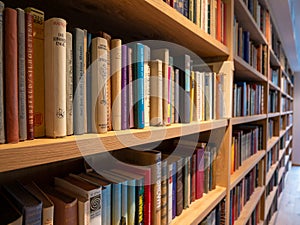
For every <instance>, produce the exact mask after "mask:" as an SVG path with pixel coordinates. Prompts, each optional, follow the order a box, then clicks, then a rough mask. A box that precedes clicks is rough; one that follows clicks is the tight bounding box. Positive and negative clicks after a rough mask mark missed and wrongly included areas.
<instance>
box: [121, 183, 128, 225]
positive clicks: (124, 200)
mask: <svg viewBox="0 0 300 225" xmlns="http://www.w3.org/2000/svg"><path fill="white" fill-rule="evenodd" d="M121 189H122V194H121V224H128V181H127V180H126V181H124V182H122V186H121Z"/></svg>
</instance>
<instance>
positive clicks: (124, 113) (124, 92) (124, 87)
mask: <svg viewBox="0 0 300 225" xmlns="http://www.w3.org/2000/svg"><path fill="white" fill-rule="evenodd" d="M127 59H128V47H127V46H126V45H122V65H121V66H122V67H121V68H122V69H121V104H122V106H123V107H121V130H126V129H128V127H129V123H128V119H129V113H128V102H127V101H128V72H127V64H128V61H127Z"/></svg>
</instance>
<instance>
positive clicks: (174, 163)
mask: <svg viewBox="0 0 300 225" xmlns="http://www.w3.org/2000/svg"><path fill="white" fill-rule="evenodd" d="M172 174H173V176H172V181H173V188H172V219H174V218H175V217H176V210H177V198H176V197H177V191H176V190H177V178H176V174H177V166H176V162H173V172H172Z"/></svg>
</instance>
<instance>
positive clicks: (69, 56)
mask: <svg viewBox="0 0 300 225" xmlns="http://www.w3.org/2000/svg"><path fill="white" fill-rule="evenodd" d="M66 48H67V49H66V82H67V84H66V85H67V87H66V117H67V118H66V120H67V135H72V134H73V42H72V34H71V33H70V32H67V33H66Z"/></svg>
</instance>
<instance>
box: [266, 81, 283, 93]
mask: <svg viewBox="0 0 300 225" xmlns="http://www.w3.org/2000/svg"><path fill="white" fill-rule="evenodd" d="M268 82H269V88H270V89H271V90H274V91H280V87H278V86H277V85H275V84H274V83H273V82H272V81H270V80H269V81H268Z"/></svg>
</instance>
